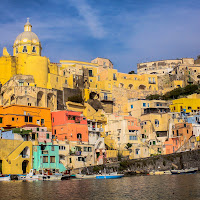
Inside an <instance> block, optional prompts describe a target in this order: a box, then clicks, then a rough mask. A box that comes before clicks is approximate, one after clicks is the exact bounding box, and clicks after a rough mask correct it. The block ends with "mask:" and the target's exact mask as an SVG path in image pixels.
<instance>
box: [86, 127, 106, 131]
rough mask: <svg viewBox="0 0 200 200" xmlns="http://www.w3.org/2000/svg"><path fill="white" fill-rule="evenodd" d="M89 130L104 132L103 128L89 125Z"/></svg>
mask: <svg viewBox="0 0 200 200" xmlns="http://www.w3.org/2000/svg"><path fill="white" fill-rule="evenodd" d="M88 131H92V132H103V128H94V127H88Z"/></svg>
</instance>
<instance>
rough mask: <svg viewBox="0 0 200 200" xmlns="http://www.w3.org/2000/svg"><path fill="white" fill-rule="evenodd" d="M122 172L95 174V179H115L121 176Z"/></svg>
mask: <svg viewBox="0 0 200 200" xmlns="http://www.w3.org/2000/svg"><path fill="white" fill-rule="evenodd" d="M123 176H124V174H115V175H112V174H111V175H97V176H96V179H117V178H122V177H123Z"/></svg>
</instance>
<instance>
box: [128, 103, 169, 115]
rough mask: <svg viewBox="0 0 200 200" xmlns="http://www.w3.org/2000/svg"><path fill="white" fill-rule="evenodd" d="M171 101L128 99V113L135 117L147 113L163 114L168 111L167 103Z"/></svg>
mask: <svg viewBox="0 0 200 200" xmlns="http://www.w3.org/2000/svg"><path fill="white" fill-rule="evenodd" d="M170 103H171V101H165V100H145V99H142V100H138V99H129V100H128V113H129V114H130V115H131V116H133V117H136V118H140V116H142V115H144V114H149V113H160V114H162V113H163V114H164V113H167V112H169V104H170Z"/></svg>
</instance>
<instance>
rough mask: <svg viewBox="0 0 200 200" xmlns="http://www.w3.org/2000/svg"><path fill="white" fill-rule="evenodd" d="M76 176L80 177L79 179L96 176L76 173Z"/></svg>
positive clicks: (94, 176)
mask: <svg viewBox="0 0 200 200" xmlns="http://www.w3.org/2000/svg"><path fill="white" fill-rule="evenodd" d="M75 176H76V178H81V179H90V178H96V174H88V175H87V174H76V175H75Z"/></svg>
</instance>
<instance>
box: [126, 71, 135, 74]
mask: <svg viewBox="0 0 200 200" xmlns="http://www.w3.org/2000/svg"><path fill="white" fill-rule="evenodd" d="M128 74H136V73H135V71H130V72H129V73H128Z"/></svg>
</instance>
